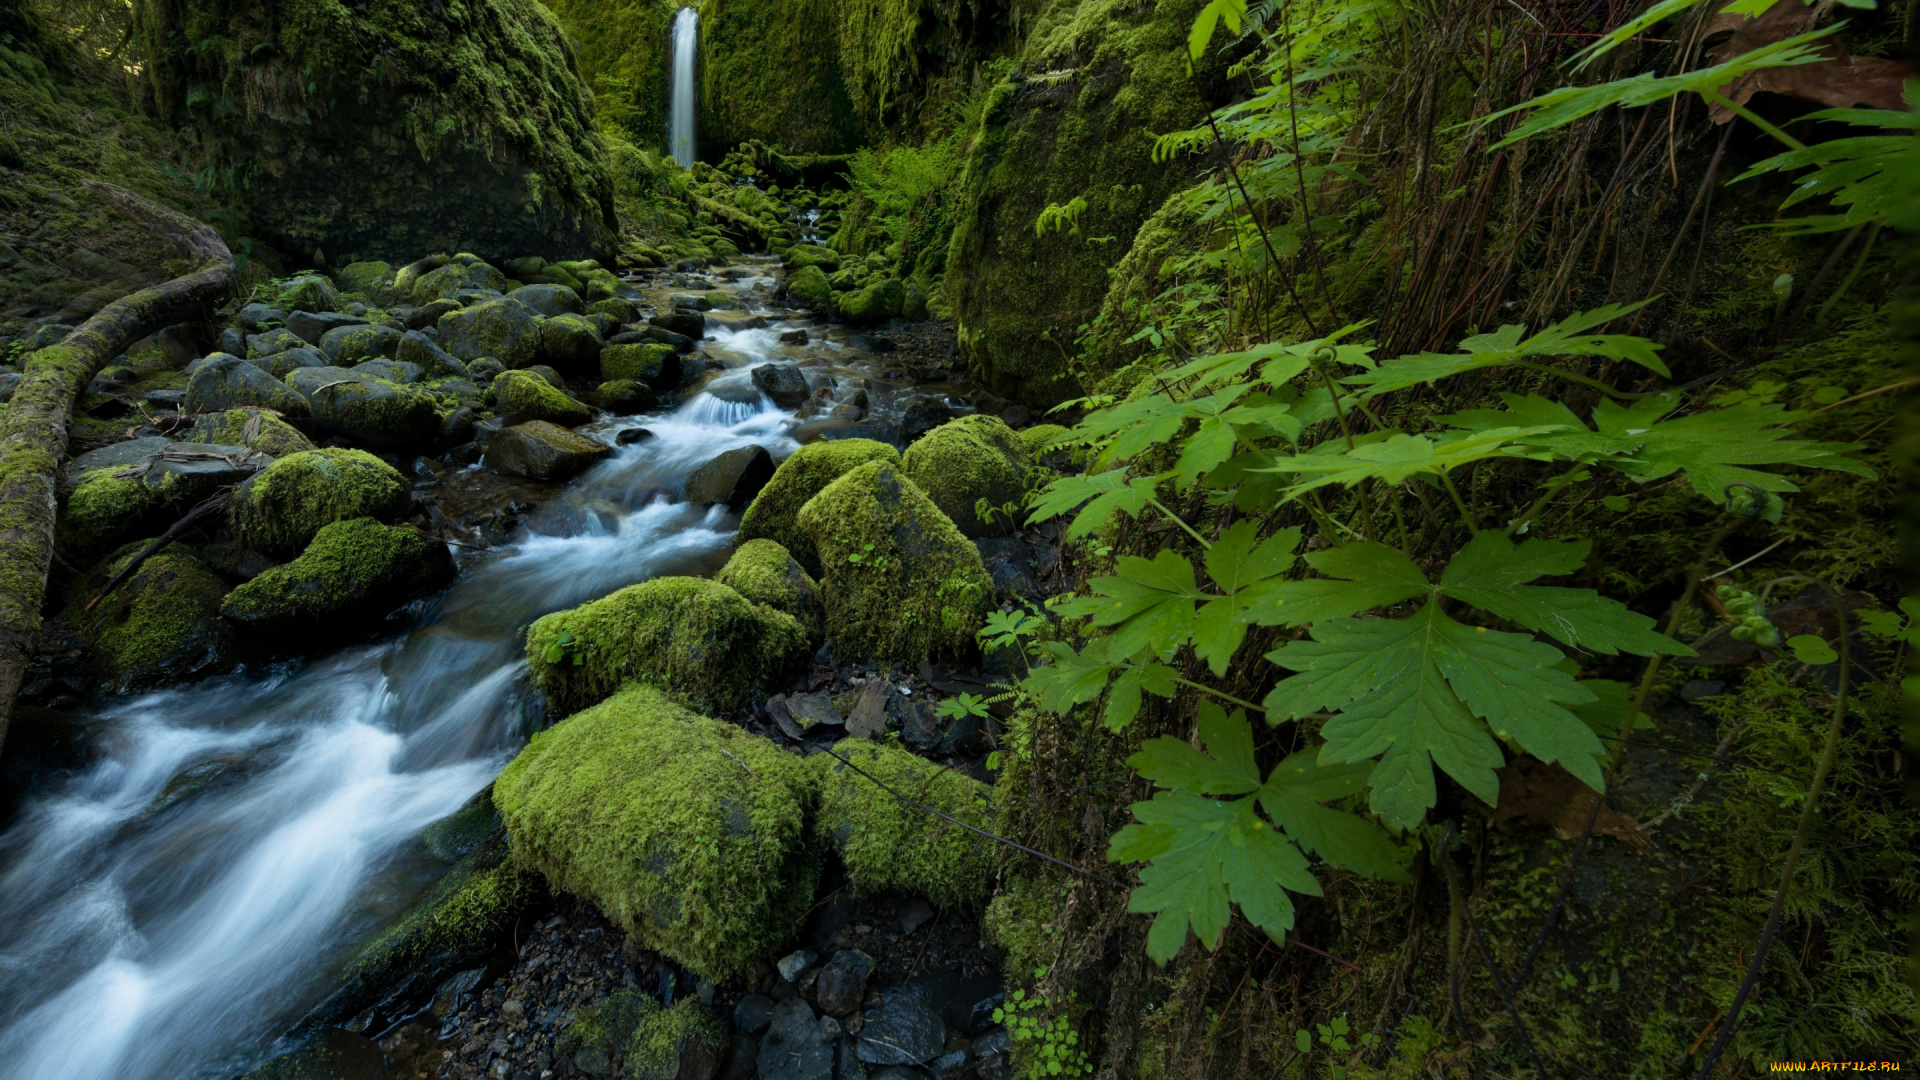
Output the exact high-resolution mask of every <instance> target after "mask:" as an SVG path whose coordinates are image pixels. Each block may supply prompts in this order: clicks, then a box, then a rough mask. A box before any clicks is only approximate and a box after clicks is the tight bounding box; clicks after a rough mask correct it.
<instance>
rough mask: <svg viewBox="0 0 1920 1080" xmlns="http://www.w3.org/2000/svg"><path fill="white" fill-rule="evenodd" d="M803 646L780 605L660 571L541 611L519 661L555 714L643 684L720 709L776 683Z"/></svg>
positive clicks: (795, 667)
mask: <svg viewBox="0 0 1920 1080" xmlns="http://www.w3.org/2000/svg"><path fill="white" fill-rule="evenodd" d="M807 644H808V643H807V632H806V630H805V629H803V628H802V627H801V625H800V623H799V622H798V621H797V620H795V619H794V617H793V616H791V615H788V614H787V613H785V612H783V611H777V610H775V609H772V608H768V607H764V606H761V605H758V604H754V603H752V602H751V601H749V600H747V599H746V598H745V597H743V596H741V595H740V594H739V593H737V592H735V591H734V590H733V589H731V588H728V587H727V586H725V585H722V584H720V583H719V582H717V581H708V580H706V579H704V578H689V577H663V578H655V579H653V580H652V581H643V582H641V583H640V584H638V585H629V586H627V587H626V588H624V589H621V590H619V591H618V592H615V593H612V594H611V595H608V596H604V597H601V598H600V599H598V600H595V601H593V602H592V603H590V604H583V605H581V606H580V607H577V608H573V609H571V610H569V611H556V612H554V613H553V614H551V615H547V616H544V617H542V618H541V619H539V620H538V621H536V622H535V623H534V624H533V626H532V627H531V628H530V629H529V630H528V631H527V664H528V666H529V667H530V668H531V674H532V679H533V685H534V687H535V688H537V689H539V690H541V691H543V692H544V693H545V694H546V695H547V702H548V706H549V707H550V708H551V709H553V710H554V711H555V712H558V713H560V714H561V715H565V714H567V713H570V712H574V711H576V710H578V709H583V708H585V707H587V706H589V705H592V704H593V703H594V702H597V701H600V700H601V699H603V698H605V697H607V696H608V695H609V694H612V693H613V692H615V691H616V690H618V689H619V688H620V687H621V686H622V685H624V684H626V683H629V682H643V683H647V684H649V685H652V686H656V687H658V688H660V689H661V690H663V691H665V692H666V693H667V694H669V695H671V696H672V697H673V698H675V699H676V700H678V701H682V702H685V703H687V704H688V705H691V706H692V707H694V708H697V709H702V710H706V711H710V712H713V713H716V714H718V715H722V716H727V715H732V714H733V713H735V712H737V711H739V710H741V709H743V708H745V707H746V706H747V704H748V701H749V697H750V695H751V693H752V692H753V691H754V690H755V689H758V690H760V691H762V692H765V693H771V692H774V691H776V690H778V689H781V688H784V687H785V686H786V684H787V683H788V682H789V681H791V680H792V679H793V677H794V676H795V675H796V674H798V673H799V672H800V671H801V670H802V669H803V668H804V667H805V665H806V662H807V658H808V655H809V650H808V648H807Z"/></svg>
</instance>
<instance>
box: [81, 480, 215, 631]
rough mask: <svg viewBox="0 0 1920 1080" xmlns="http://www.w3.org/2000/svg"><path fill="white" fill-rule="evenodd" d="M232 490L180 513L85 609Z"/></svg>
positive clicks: (88, 608) (93, 604) (105, 596)
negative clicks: (176, 519) (178, 517)
mask: <svg viewBox="0 0 1920 1080" xmlns="http://www.w3.org/2000/svg"><path fill="white" fill-rule="evenodd" d="M233 491H234V489H233V488H231V487H224V488H221V489H220V490H219V491H216V492H214V493H213V494H212V495H210V496H208V497H207V498H206V499H204V500H202V501H201V502H200V504H199V505H197V506H195V507H194V508H193V509H191V510H189V511H187V512H186V513H185V514H182V515H181V517H180V520H179V521H176V522H174V523H173V524H172V525H170V526H168V527H167V531H166V532H163V533H161V534H160V535H159V536H156V537H154V538H153V543H151V544H148V545H147V546H146V547H145V548H144V549H143V550H142V551H141V552H140V554H138V555H135V556H134V557H133V558H132V559H131V560H129V561H128V562H127V565H125V566H123V567H121V568H120V572H119V573H117V574H115V575H113V576H112V577H111V578H108V579H107V583H106V585H105V586H103V587H102V588H101V589H100V595H98V596H96V597H94V598H93V599H92V600H90V601H88V602H87V610H88V611H92V610H93V609H94V608H95V607H96V606H97V605H98V604H99V603H100V601H102V600H105V599H106V598H107V594H108V593H110V592H112V591H113V590H114V589H115V588H117V587H119V585H120V583H121V582H123V581H125V580H127V578H128V577H129V576H131V575H132V574H133V572H134V571H135V570H138V569H140V564H141V563H144V562H146V561H147V559H149V558H150V557H152V556H153V555H154V554H155V553H157V552H158V551H159V550H160V549H161V548H164V547H166V546H167V545H168V544H171V543H173V542H174V540H175V539H177V538H178V537H179V535H180V534H181V533H183V532H185V531H186V529H187V526H189V525H191V524H193V523H194V522H195V521H198V520H199V519H200V518H203V517H205V516H206V515H208V514H210V513H212V512H213V511H215V510H218V509H220V508H221V507H223V506H225V505H227V502H228V501H229V500H231V499H232V498H233Z"/></svg>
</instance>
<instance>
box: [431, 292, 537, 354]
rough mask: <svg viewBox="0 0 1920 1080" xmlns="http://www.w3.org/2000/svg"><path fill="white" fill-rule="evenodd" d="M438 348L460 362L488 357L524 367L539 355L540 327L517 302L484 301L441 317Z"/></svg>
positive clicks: (510, 300) (506, 299) (504, 300)
mask: <svg viewBox="0 0 1920 1080" xmlns="http://www.w3.org/2000/svg"><path fill="white" fill-rule="evenodd" d="M440 347H441V348H443V349H445V350H447V351H448V352H450V353H452V354H453V355H454V356H456V357H458V358H460V359H461V360H467V361H472V360H478V359H480V358H481V357H483V356H491V357H493V358H494V359H496V360H498V361H500V362H501V363H502V364H505V365H506V366H507V367H525V366H527V365H528V364H531V363H533V362H534V359H535V357H536V356H537V355H538V352H539V349H540V326H539V324H538V323H536V322H535V321H534V316H533V312H531V311H528V310H527V309H526V307H524V306H523V305H522V304H521V303H520V302H519V301H517V300H513V299H509V298H502V299H498V300H486V301H482V302H481V303H478V304H475V305H473V306H472V307H469V308H462V309H460V310H459V311H451V312H448V313H447V314H445V315H443V316H441V317H440Z"/></svg>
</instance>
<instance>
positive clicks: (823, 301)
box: [787, 264, 833, 311]
mask: <svg viewBox="0 0 1920 1080" xmlns="http://www.w3.org/2000/svg"><path fill="white" fill-rule="evenodd" d="M787 299H789V300H791V301H793V302H794V303H795V304H798V305H799V306H801V307H805V308H813V309H814V310H816V311H820V310H826V309H827V308H828V306H829V305H830V304H832V303H833V284H832V283H831V282H829V281H828V280H827V275H826V272H825V271H823V270H821V269H820V268H819V267H818V266H815V265H813V264H808V265H806V266H803V267H801V268H800V269H798V270H795V271H793V272H791V273H789V274H788V275H787Z"/></svg>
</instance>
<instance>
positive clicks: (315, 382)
mask: <svg viewBox="0 0 1920 1080" xmlns="http://www.w3.org/2000/svg"><path fill="white" fill-rule="evenodd" d="M287 381H288V382H289V383H290V384H291V385H292V386H293V388H294V389H295V390H296V391H299V392H300V393H301V395H302V398H303V400H304V401H306V402H309V403H310V407H311V408H312V410H313V417H314V419H315V420H316V421H318V422H319V423H320V425H321V427H323V428H325V429H327V430H329V431H335V432H338V433H340V434H342V435H345V436H347V437H348V438H350V439H353V440H354V441H355V442H361V443H367V444H370V445H373V446H379V447H386V448H390V449H395V450H412V449H415V448H418V447H422V446H426V445H428V444H430V443H432V442H433V441H434V439H435V438H437V437H438V436H439V434H440V399H439V398H437V397H435V396H434V395H433V394H432V393H431V392H429V391H427V390H424V389H422V388H420V387H419V386H414V385H410V384H403V383H396V382H394V381H392V380H391V379H383V378H380V377H378V376H376V375H372V374H370V373H367V372H361V371H353V372H352V373H351V374H350V375H348V376H346V377H342V376H341V373H340V370H339V369H338V368H302V369H300V370H298V371H295V372H293V373H291V374H290V375H288V377H287Z"/></svg>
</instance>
